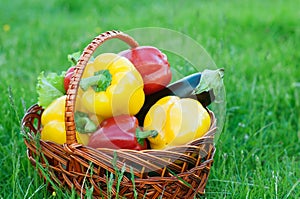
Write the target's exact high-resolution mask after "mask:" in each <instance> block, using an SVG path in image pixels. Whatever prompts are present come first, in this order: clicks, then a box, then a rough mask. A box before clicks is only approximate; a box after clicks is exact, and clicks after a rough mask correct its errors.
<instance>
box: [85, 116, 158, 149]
mask: <svg viewBox="0 0 300 199" xmlns="http://www.w3.org/2000/svg"><path fill="white" fill-rule="evenodd" d="M157 134H158V132H157V131H155V130H150V131H142V130H141V128H140V127H139V125H138V120H137V119H136V117H134V116H130V115H119V116H116V117H111V118H108V119H106V120H103V121H102V122H101V124H100V127H99V128H98V130H97V131H96V132H95V133H93V134H92V135H91V137H90V140H89V143H88V146H90V147H92V148H111V149H132V150H144V149H147V148H148V144H147V141H146V139H145V138H147V137H150V136H151V137H155V136H157Z"/></svg>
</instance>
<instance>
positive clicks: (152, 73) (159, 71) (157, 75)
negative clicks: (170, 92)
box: [119, 46, 172, 95]
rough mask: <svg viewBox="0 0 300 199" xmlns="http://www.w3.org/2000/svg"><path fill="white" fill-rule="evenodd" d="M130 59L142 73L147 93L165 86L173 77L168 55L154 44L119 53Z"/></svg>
mask: <svg viewBox="0 0 300 199" xmlns="http://www.w3.org/2000/svg"><path fill="white" fill-rule="evenodd" d="M119 55H121V56H124V57H126V58H127V59H129V60H130V61H131V62H132V63H133V65H134V66H135V67H136V69H137V70H138V71H139V72H140V74H141V75H142V78H143V81H144V92H145V94H146V95H149V94H151V93H154V92H156V91H159V90H161V89H163V88H165V86H166V85H168V84H169V83H170V81H171V79H172V72H171V69H170V64H169V62H168V60H167V56H166V55H165V54H164V53H162V52H161V51H160V50H159V49H157V48H155V47H152V46H139V47H136V48H132V49H128V50H125V51H122V52H120V53H119Z"/></svg>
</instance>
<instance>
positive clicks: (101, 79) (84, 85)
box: [79, 70, 112, 92]
mask: <svg viewBox="0 0 300 199" xmlns="http://www.w3.org/2000/svg"><path fill="white" fill-rule="evenodd" d="M94 74H95V75H94V76H91V77H87V78H83V79H82V80H81V81H80V84H79V86H80V88H81V89H82V90H84V91H86V90H87V89H88V88H89V87H92V88H93V89H94V90H95V92H100V91H106V89H107V87H108V86H109V85H110V84H111V79H112V77H111V74H110V72H109V71H108V70H100V71H98V72H95V73H94Z"/></svg>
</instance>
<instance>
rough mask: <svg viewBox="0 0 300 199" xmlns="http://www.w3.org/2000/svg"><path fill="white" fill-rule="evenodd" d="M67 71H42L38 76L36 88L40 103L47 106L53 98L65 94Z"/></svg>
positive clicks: (44, 106)
mask: <svg viewBox="0 0 300 199" xmlns="http://www.w3.org/2000/svg"><path fill="white" fill-rule="evenodd" d="M64 76H65V72H63V73H61V74H60V75H59V74H56V73H48V74H47V75H46V76H45V74H44V72H41V73H40V75H39V76H38V82H37V86H36V90H37V93H38V105H39V106H42V107H43V108H46V107H47V106H48V105H49V104H50V103H51V102H52V101H53V100H55V99H57V98H59V97H60V96H63V95H64V94H65V89H64Z"/></svg>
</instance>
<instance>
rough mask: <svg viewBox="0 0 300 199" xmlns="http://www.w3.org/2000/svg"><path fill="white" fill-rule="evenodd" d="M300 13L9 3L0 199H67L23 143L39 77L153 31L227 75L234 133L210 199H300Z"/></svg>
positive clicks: (61, 0) (200, 4)
mask: <svg viewBox="0 0 300 199" xmlns="http://www.w3.org/2000/svg"><path fill="white" fill-rule="evenodd" d="M299 3H300V2H299V0H285V1H283V0H282V1H281V0H274V1H271V0H268V1H259V0H252V1H251V0H245V1H239V0H231V1H221V0H212V1H204V0H201V1H164V2H159V1H153V2H151V3H150V1H146V0H141V1H125V0H123V1H114V2H110V1H103V2H101V3H100V2H98V1H96V0H92V1H86V2H83V1H80V0H73V1H68V0H56V1H55V0H53V1H38V0H27V1H25V0H2V1H1V5H0V28H1V29H0V67H1V72H0V79H1V83H0V90H1V93H2V94H1V96H0V104H1V110H0V115H1V123H0V165H1V172H0V179H1V182H0V198H62V197H66V195H60V194H57V195H56V196H54V195H51V193H48V192H47V189H46V187H45V185H44V184H43V183H42V182H41V180H40V179H39V177H38V175H37V174H36V172H35V170H34V168H33V167H32V166H31V165H30V163H29V161H28V160H27V159H26V148H25V146H24V144H23V140H22V135H21V134H20V123H19V122H20V119H21V118H22V116H23V114H24V111H25V110H26V108H28V107H29V106H30V105H31V104H34V103H35V102H36V100H37V96H36V92H35V84H36V77H37V75H38V74H39V73H40V72H41V71H43V70H45V71H54V72H59V71H61V70H62V69H64V70H65V69H66V68H67V67H68V66H69V64H68V62H67V59H66V56H67V54H69V53H71V52H75V51H78V50H81V49H83V48H84V47H85V45H86V44H87V43H88V42H89V41H90V40H91V38H93V37H94V36H96V35H97V34H98V33H101V32H103V31H106V30H111V29H119V30H128V29H132V28H139V27H149V26H150V27H151V26H155V27H164V28H170V29H173V30H176V31H179V32H182V33H184V34H187V35H189V36H190V37H192V38H194V39H195V40H196V41H198V42H199V43H200V44H201V45H202V46H203V47H204V48H205V49H206V50H207V51H208V52H209V54H210V55H211V56H212V58H213V59H214V60H215V62H216V64H217V66H219V67H224V68H225V71H226V74H225V75H226V76H225V79H224V82H225V86H226V94H227V116H226V123H225V127H224V130H223V133H222V134H221V136H220V139H219V141H218V142H217V144H216V145H217V152H216V155H215V164H214V166H213V168H212V170H211V175H210V179H209V182H208V184H207V189H206V196H205V197H206V198H299V197H300V129H299V124H300V119H299V118H300V117H299V116H300V98H299V95H300V86H299V82H300V70H299V69H300V47H299V46H300V26H299V21H300V11H299V9H298V7H297V5H298V4H299ZM12 104H13V105H12ZM13 107H15V108H13ZM67 197H73V198H75V196H74V195H67Z"/></svg>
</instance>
